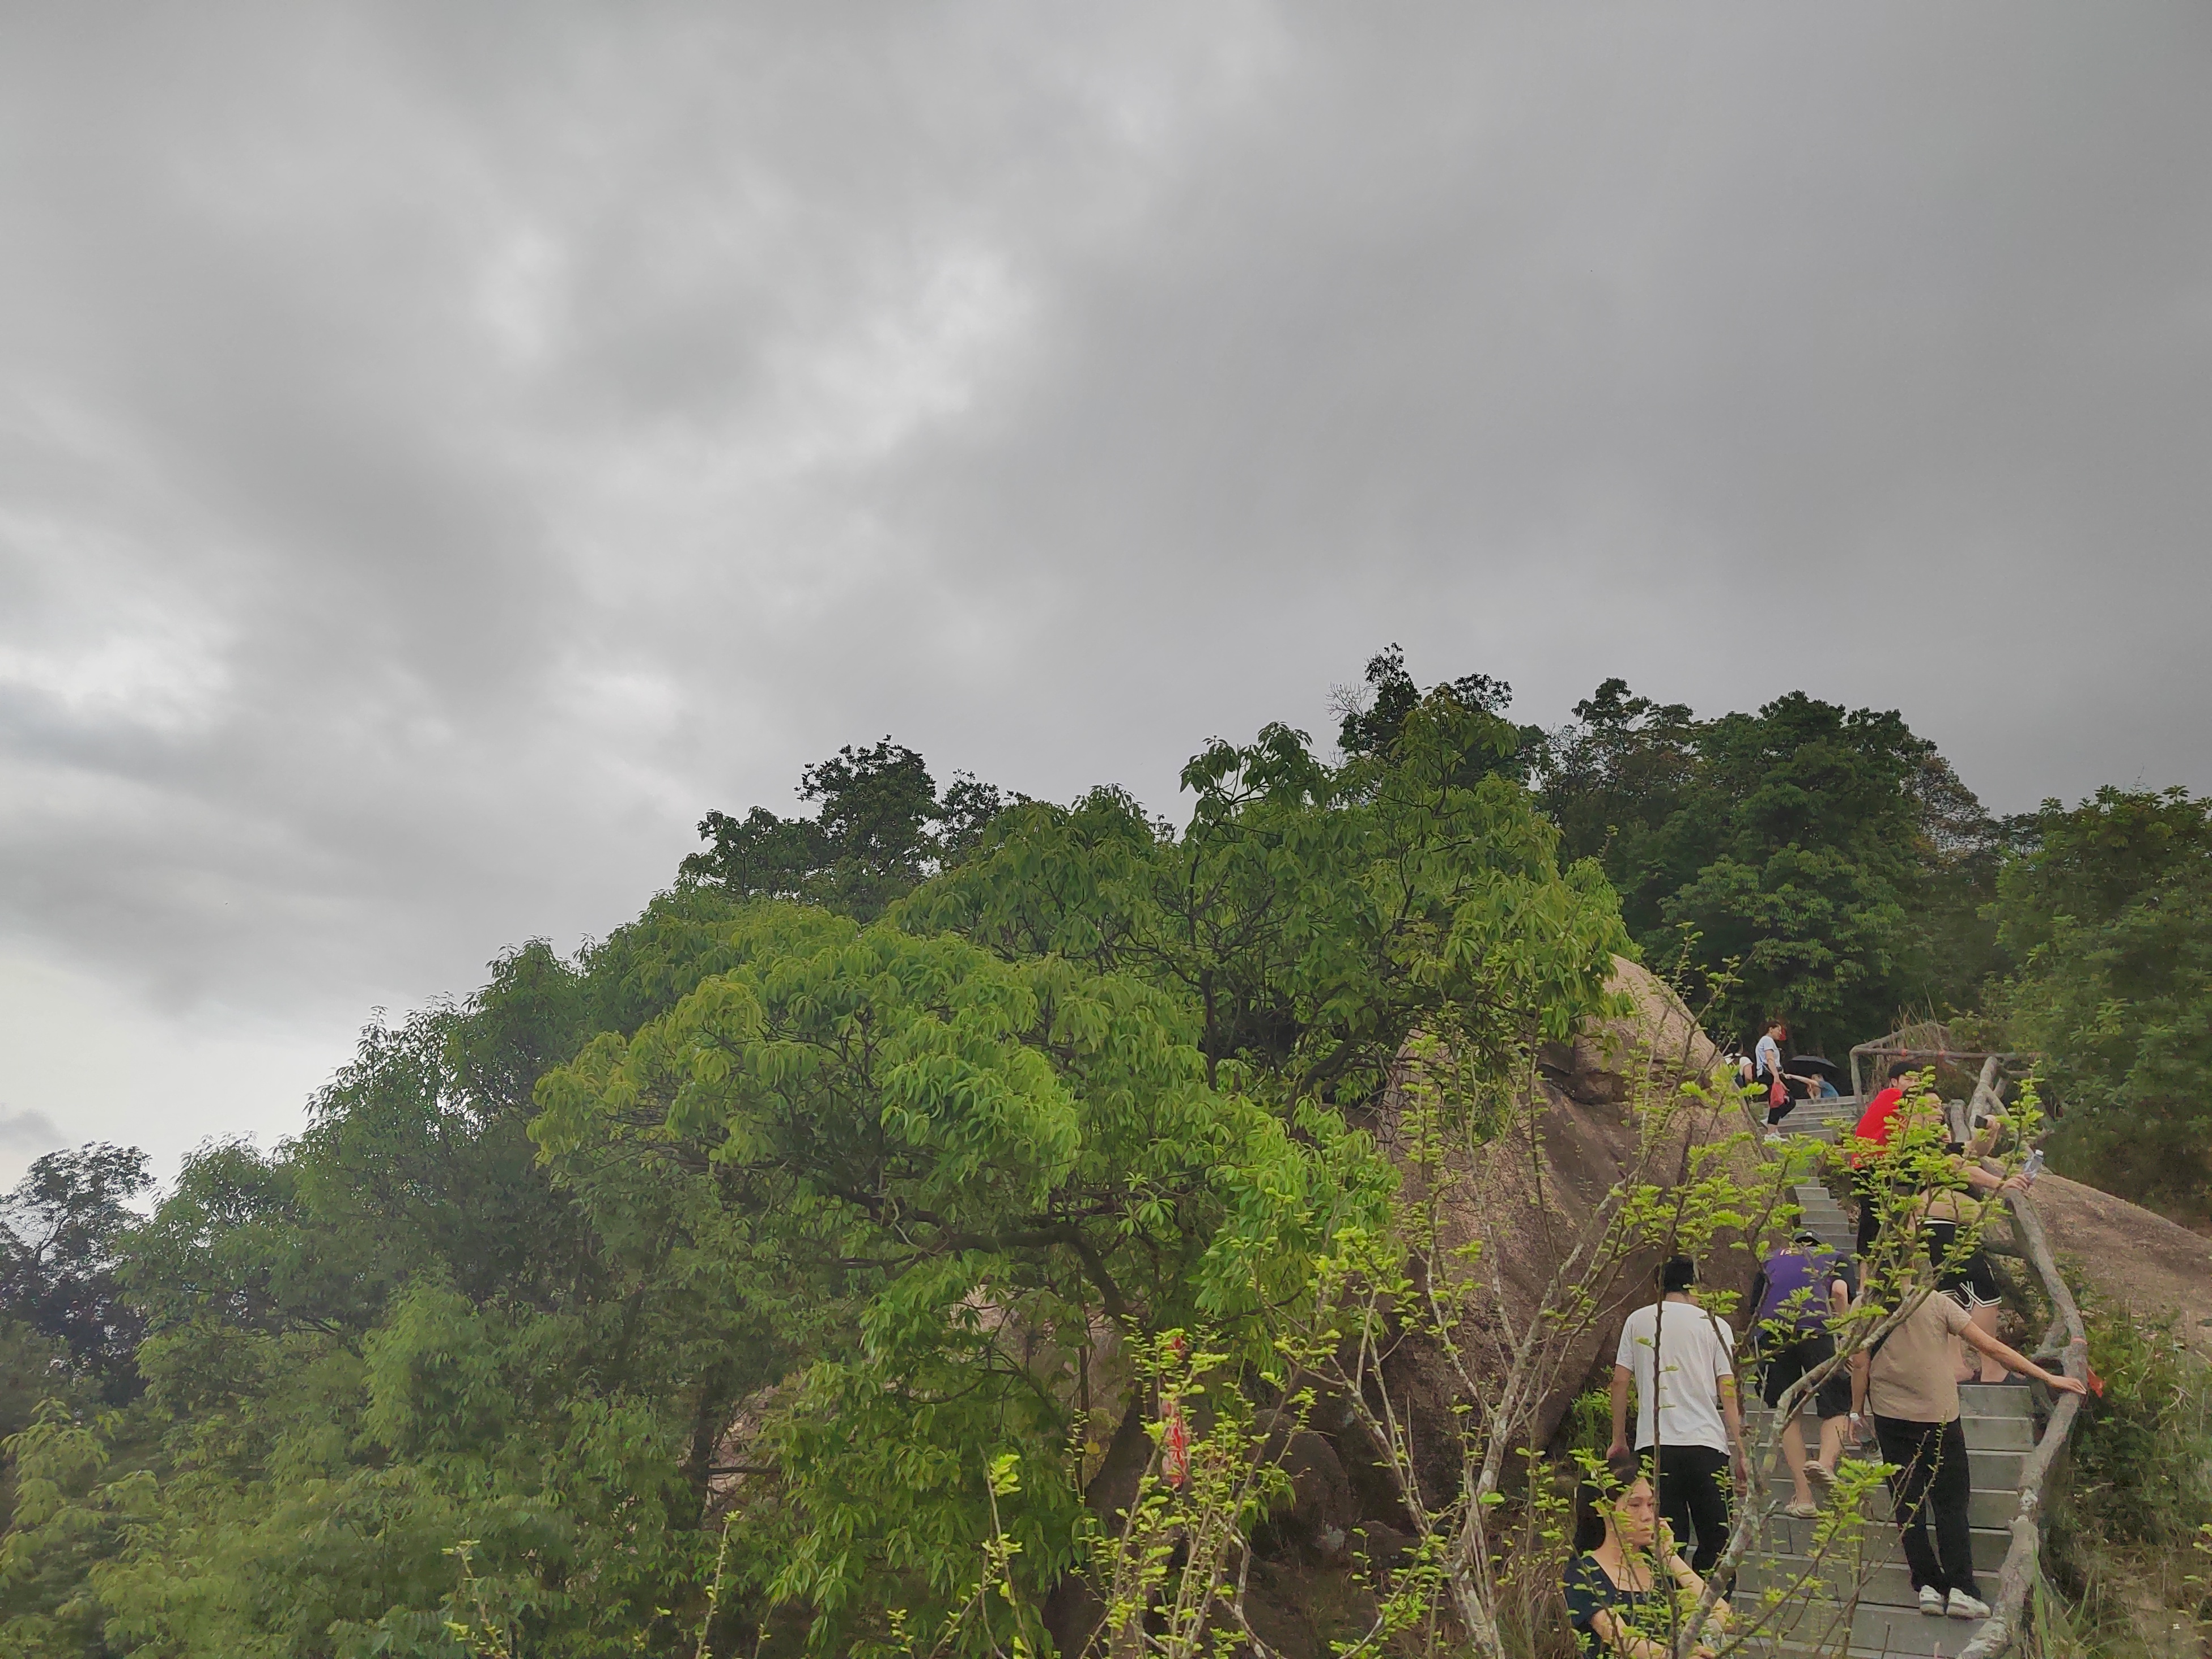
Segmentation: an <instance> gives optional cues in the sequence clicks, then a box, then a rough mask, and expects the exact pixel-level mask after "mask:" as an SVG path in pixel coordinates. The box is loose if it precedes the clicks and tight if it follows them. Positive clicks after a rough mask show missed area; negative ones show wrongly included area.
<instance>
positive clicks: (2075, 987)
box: [1996, 788, 2212, 1219]
mask: <svg viewBox="0 0 2212 1659" xmlns="http://www.w3.org/2000/svg"><path fill="white" fill-rule="evenodd" d="M1998 890H1999V895H2000V896H1999V898H1998V902H1997V905H1996V914H1997V915H1998V917H1999V918H2000V921H2001V927H2002V935H2003V939H2004V942H2005V944H2006V945H2007V946H2008V948H2009V949H2010V950H2011V951H2014V952H2015V955H2016V956H2017V957H2018V958H2019V960H2020V963H2021V965H2020V968H2019V969H2018V970H2017V971H2016V972H2015V974H2014V975H2013V976H2012V978H2011V980H2010V981H2009V983H2008V986H2007V987H2006V988H2005V992H2004V994H2003V997H2002V1002H2003V1004H2004V1006H2005V1009H2006V1012H2008V1015H2009V1018H2010V1023H2011V1029H2012V1033H2013V1040H2014V1041H2015V1042H2018V1043H2019V1044H2021V1046H2023V1047H2027V1048H2034V1049H2037V1050H2039V1051H2040V1052H2041V1054H2042V1056H2043V1058H2042V1060H2041V1063H2040V1066H2039V1071H2040V1074H2041V1076H2042V1077H2043V1079H2044V1082H2045V1097H2046V1098H2047V1099H2048V1100H2049V1101H2050V1102H2051V1103H2052V1104H2053V1105H2054V1106H2055V1107H2056V1108H2057V1110H2058V1113H2059V1121H2058V1129H2057V1133H2056V1135H2055V1136H2054V1138H2053V1141H2052V1152H2053V1158H2054V1161H2055V1162H2056V1163H2057V1164H2058V1166H2059V1167H2060V1168H2062V1169H2064V1170H2067V1171H2068V1172H2069V1173H2072V1174H2077V1175H2079V1176H2081V1177H2082V1178H2083V1179H2085V1180H2088V1181H2092V1182H2095V1183H2096V1184H2097V1185H2099V1186H2100V1187H2103V1188H2106V1189H2107V1190H2108V1191H2111V1192H2115V1193H2118V1194H2122V1195H2123V1196H2124V1197H2128V1198H2132V1199H2135V1200H2138V1201H2141V1202H2143V1203H2148V1204H2153V1205H2157V1206H2161V1207H2164V1208H2166V1209H2169V1210H2172V1211H2174V1212H2177V1213H2179V1214H2181V1215H2184V1216H2185V1217H2189V1218H2195V1219H2202V1218H2204V1217H2205V1216H2206V1214H2207V1213H2208V1211H2212V800H2207V799H2203V798H2197V799H2192V798H2191V796H2190V795H2189V793H2187V792H2186V791H2185V790H2181V789H2169V790H2166V791H2163V792H2161V793H2151V792H2148V791H2130V790H2121V789H2113V788H2105V789H2100V790H2099V791H2098V792H2097V793H2096V795H2095V796H2094V797H2093V799H2088V800H2086V801H2083V802H2082V803H2081V805H2079V806H2076V807H2075V808H2073V809H2072V810H2070V811H2069V810H2068V809H2066V808H2064V807H2063V806H2062V805H2060V804H2059V803H2058V802H2057V801H2046V802H2045V803H2044V805H2043V809H2042V811H2039V813H2037V814H2036V816H2035V819H2034V823H2033V844H2032V850H2030V851H2028V852H2027V854H2024V855H2023V856H2021V857H2020V858H2019V859H2017V860H2015V861H2013V862H2012V863H2011V864H2009V865H2008V866H2007V868H2006V869H2005V871H2004V872H2003V874H2002V876H2001V877H2000V878H1999V882H1998Z"/></svg>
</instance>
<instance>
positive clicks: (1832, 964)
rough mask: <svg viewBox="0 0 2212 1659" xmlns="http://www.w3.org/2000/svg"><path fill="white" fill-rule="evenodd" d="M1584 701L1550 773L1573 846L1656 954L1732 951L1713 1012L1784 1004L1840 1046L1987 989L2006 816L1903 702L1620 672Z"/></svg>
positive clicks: (1823, 1041)
mask: <svg viewBox="0 0 2212 1659" xmlns="http://www.w3.org/2000/svg"><path fill="white" fill-rule="evenodd" d="M1574 714H1575V718H1574V720H1573V721H1572V722H1571V724H1569V725H1568V726H1565V727H1564V728H1562V729H1561V730H1560V731H1559V732H1556V733H1554V734H1553V736H1552V738H1550V740H1549V742H1548V744H1547V748H1546V750H1545V753H1544V756H1543V759H1542V770H1541V785H1540V788H1539V794H1540V797H1541V799H1542V801H1543V804H1544V807H1545V810H1546V811H1547V812H1548V813H1549V814H1550V815H1551V816H1552V817H1553V819H1554V820H1555V821H1556V822H1557V823H1559V826H1560V829H1561V831H1562V834H1563V846H1562V852H1563V854H1565V855H1567V856H1571V857H1589V858H1594V859H1596V860H1598V861H1599V862H1600V863H1601V865H1602V866H1604V869H1605V872H1606V874H1607V877H1608V878H1610V879H1611V881H1612V882H1613V885H1614V886H1615V887H1616V888H1617V889H1618V890H1619V891H1620V896H1621V908H1622V913H1623V915H1624V916H1625V918H1626V921H1627V923H1628V926H1629V928H1630V930H1631V931H1632V933H1634V934H1635V936H1636V938H1637V939H1638V943H1639V945H1641V946H1642V948H1643V951H1644V956H1645V957H1646V959H1647V960H1649V961H1651V962H1654V963H1662V964H1671V963H1675V962H1677V961H1678V960H1681V959H1683V958H1684V957H1686V966H1687V967H1689V968H1691V969H1693V970H1697V971H1698V972H1699V973H1701V974H1703V975H1718V974H1719V973H1720V970H1721V969H1723V966H1724V964H1727V963H1735V964H1736V966H1735V974H1734V976H1733V983H1732V984H1730V985H1729V987H1728V989H1727V991H1726V993H1725V994H1724V995H1723V997H1722V998H1721V1000H1720V1002H1719V1005H1718V1007H1717V1011H1716V1014H1715V1018H1716V1021H1717V1027H1718V1029H1720V1030H1724V1031H1728V1032H1732V1033H1735V1034H1736V1035H1738V1036H1744V1035H1747V1034H1748V1033H1750V1032H1752V1031H1753V1030H1755V1028H1756V1026H1757V1024H1758V1023H1759V1021H1760V1020H1761V1019H1762V1018H1765V1016H1767V1015H1768V1014H1775V1013H1778V1014H1781V1015H1784V1017H1786V1018H1789V1019H1790V1021H1791V1022H1792V1024H1793V1026H1794V1028H1795V1030H1796V1036H1797V1038H1798V1040H1799V1042H1800V1045H1801V1046H1803V1047H1808V1048H1821V1047H1826V1048H1829V1049H1831V1050H1832V1051H1833V1050H1838V1049H1841V1048H1848V1047H1849V1046H1850V1044H1851V1043H1854V1042H1861V1041H1863V1040H1865V1039H1866V1038H1868V1037H1870V1036H1875V1035H1877V1034H1879V1033H1880V1032H1882V1031H1885V1030H1890V1029H1892V1026H1893V1024H1894V1022H1895V1016H1896V1014H1897V1012H1898V1011H1899V1009H1900V1008H1901V1007H1906V1006H1913V1007H1930V1006H1932V1007H1936V1008H1948V1007H1966V1006H1973V1004H1974V1002H1975V1001H1976V1000H1978V993H1979V989H1980V985H1981V981H1983V979H1984V977H1985V976H1986V975H1988V973H1989V972H1990V970H1991V969H1992V968H1993V967H1995V966H1996V955H1995V950H1994V946H1995V940H1994V938H1993V935H1992V930H1991V928H1990V925H1989V924H1988V923H1987V922H1986V921H1984V919H1983V918H1982V917H1981V915H1980V914H1979V912H1980V909H1981V907H1982V906H1983V905H1984V903H1985V902H1987V900H1988V899H1989V898H1990V896H1992V892H1993V882H1994V878H1995V874H1996V866H1997V863H1998V860H1999V858H2000V856H2001V855H2002V850H2003V848H2004V847H2005V844H2006V834H2007V826H2005V825H2002V824H2000V823H1996V821H1994V820H1992V819H1991V818H1990V817H1989V816H1988V815H1987V814H1986V813H1985V812H1984V811H1983V810H1982V808H1981V805H1980V804H1979V803H1978V801H1977V800H1976V799H1974V797H1973V795H1972V793H1971V792H1970V791H1968V790H1967V789H1966V786H1965V785H1964V784H1962V783H1961V782H1960V781H1959V778H1958V776H1957V775H1956V773H1954V771H1953V770H1952V769H1951V768H1950V766H1949V764H1948V763H1947V762H1945V761H1944V760H1943V758H1942V757H1941V756H1940V755H1939V754H1937V753H1936V748H1935V745H1934V744H1931V743H1929V741H1928V740H1927V739H1926V738H1921V737H1918V736H1917V735H1915V734H1914V733H1913V732H1912V731H1911V729H1910V728H1909V727H1908V726H1906V725H1905V722H1904V720H1902V719H1901V718H1900V717H1899V715H1898V714H1895V713H1877V712H1875V711H1874V710H1871V709H1854V710H1846V709H1844V708H1840V707H1838V706H1837V705H1835V704H1832V703H1826V702H1820V701H1818V700H1816V699H1814V698H1812V697H1808V696H1805V695H1804V694H1803V693H1802V692H1792V693H1790V695H1789V696H1784V697H1781V698H1778V699H1777V700H1776V701H1775V702H1771V703H1769V704H1767V705H1766V706H1765V708H1761V709H1759V712H1758V713H1757V714H1724V715H1722V716H1721V717H1719V718H1718V719H1716V720H1699V719H1698V718H1696V717H1695V716H1694V715H1693V714H1692V713H1691V711H1690V709H1689V708H1686V706H1684V705H1681V704H1679V703H1657V702H1652V701H1651V700H1650V699H1649V698H1644V697H1639V696H1633V695H1632V694H1631V693H1630V691H1629V689H1628V687H1627V685H1626V683H1625V682H1623V681H1621V680H1618V679H1613V680H1607V681H1606V682H1605V684H1602V685H1601V686H1600V687H1599V688H1598V689H1597V690H1596V691H1595V693H1594V694H1593V695H1592V696H1589V698H1587V699H1585V700H1584V701H1583V702H1579V703H1577V704H1576V705H1575V710H1574Z"/></svg>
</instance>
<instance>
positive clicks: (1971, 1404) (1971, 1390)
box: [1959, 1381, 2035, 1417]
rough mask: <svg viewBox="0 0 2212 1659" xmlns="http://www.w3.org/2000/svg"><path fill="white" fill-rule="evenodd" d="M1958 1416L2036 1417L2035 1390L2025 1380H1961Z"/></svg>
mask: <svg viewBox="0 0 2212 1659" xmlns="http://www.w3.org/2000/svg"><path fill="white" fill-rule="evenodd" d="M1959 1415H1960V1416H1961V1417H2033V1416H2034V1415H2035V1391H2034V1390H2033V1389H2030V1388H2029V1387H2028V1386H2027V1383H2026V1382H2024V1381H2023V1382H2019V1383H1960V1385H1959Z"/></svg>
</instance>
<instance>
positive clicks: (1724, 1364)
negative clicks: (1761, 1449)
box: [1607, 1255, 1751, 1574]
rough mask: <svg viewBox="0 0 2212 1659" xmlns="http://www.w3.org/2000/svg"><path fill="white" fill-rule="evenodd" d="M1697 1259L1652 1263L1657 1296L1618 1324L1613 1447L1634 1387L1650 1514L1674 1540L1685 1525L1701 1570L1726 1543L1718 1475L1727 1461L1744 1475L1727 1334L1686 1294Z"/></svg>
mask: <svg viewBox="0 0 2212 1659" xmlns="http://www.w3.org/2000/svg"><path fill="white" fill-rule="evenodd" d="M1697 1282H1698V1269H1697V1264H1696V1263H1695V1262H1693V1261H1691V1260H1690V1258H1689V1257H1687V1256H1686V1255H1678V1256H1676V1257H1675V1258H1674V1260H1673V1261H1669V1262H1668V1264H1667V1265H1666V1266H1665V1267H1662V1268H1661V1269H1660V1273H1659V1289H1660V1297H1659V1300H1658V1301H1657V1302H1656V1303H1655V1304H1652V1305H1651V1306H1650V1307H1648V1308H1638V1310H1636V1311H1635V1312H1634V1313H1632V1314H1631V1315H1629V1316H1628V1318H1627V1320H1626V1322H1624V1323H1623V1324H1622V1326H1621V1328H1620V1349H1619V1351H1618V1352H1616V1353H1615V1354H1614V1355H1613V1446H1612V1449H1611V1450H1610V1451H1609V1452H1608V1453H1607V1455H1608V1456H1613V1457H1619V1456H1624V1455H1626V1453H1627V1451H1628V1391H1629V1389H1630V1388H1631V1387H1633V1388H1634V1389H1635V1390H1636V1449H1637V1451H1638V1453H1643V1452H1647V1451H1648V1452H1653V1453H1655V1455H1654V1457H1653V1459H1652V1462H1653V1463H1654V1464H1655V1466H1656V1470H1657V1475H1658V1480H1657V1483H1656V1484H1657V1486H1658V1488H1659V1513H1660V1515H1661V1516H1662V1518H1663V1519H1664V1520H1665V1521H1666V1522H1667V1523H1668V1526H1669V1527H1671V1528H1673V1529H1674V1542H1675V1544H1676V1546H1677V1547H1680V1546H1681V1545H1682V1544H1684V1543H1686V1541H1688V1539H1689V1537H1690V1534H1692V1532H1693V1531H1694V1532H1695V1533H1696V1534H1697V1540H1698V1547H1697V1552H1696V1553H1695V1554H1693V1555H1692V1557H1691V1558H1690V1566H1691V1570H1692V1571H1695V1572H1698V1573H1700V1574H1703V1573H1705V1571H1708V1570H1710V1569H1711V1566H1712V1565H1713V1563H1714V1562H1715V1561H1717V1560H1718V1559H1720V1553H1721V1550H1722V1549H1723V1547H1724V1546H1725V1545H1726V1544H1727V1542H1728V1530H1729V1493H1728V1489H1727V1487H1726V1486H1725V1485H1724V1483H1723V1481H1722V1480H1721V1474H1722V1472H1723V1470H1725V1469H1727V1468H1729V1464H1730V1462H1734V1464H1735V1474H1736V1479H1737V1480H1738V1481H1739V1482H1740V1483H1747V1482H1748V1481H1749V1480H1750V1472H1751V1465H1750V1463H1749V1462H1748V1461H1747V1459H1746V1458H1745V1455H1744V1450H1743V1414H1742V1412H1741V1408H1740V1407H1738V1405H1737V1403H1736V1395H1735V1357H1734V1356H1735V1332H1734V1331H1732V1330H1730V1329H1729V1322H1728V1321H1726V1320H1725V1319H1723V1318H1721V1317H1720V1316H1718V1315H1717V1314H1712V1313H1708V1312H1707V1311H1706V1310H1705V1309H1703V1308H1700V1307H1699V1305H1698V1304H1696V1303H1695V1302H1692V1300H1691V1299H1690V1287H1691V1286H1692V1285H1694V1284H1696V1283H1697Z"/></svg>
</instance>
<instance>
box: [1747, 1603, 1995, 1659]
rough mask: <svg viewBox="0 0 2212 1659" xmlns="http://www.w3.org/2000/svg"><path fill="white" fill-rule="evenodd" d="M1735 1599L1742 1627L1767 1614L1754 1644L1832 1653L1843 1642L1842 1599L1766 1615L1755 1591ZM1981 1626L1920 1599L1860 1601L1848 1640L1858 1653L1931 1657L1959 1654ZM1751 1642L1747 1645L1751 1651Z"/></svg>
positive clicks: (1786, 1650) (1796, 1605) (1772, 1648)
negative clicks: (1938, 1614) (1926, 1606)
mask: <svg viewBox="0 0 2212 1659" xmlns="http://www.w3.org/2000/svg"><path fill="white" fill-rule="evenodd" d="M1983 1588H1984V1589H1988V1588H1990V1587H1989V1586H1987V1585H1984V1586H1983ZM1735 1603H1736V1621H1737V1625H1738V1626H1739V1628H1742V1627H1745V1626H1748V1624H1749V1623H1750V1621H1751V1620H1753V1619H1755V1618H1759V1617H1760V1616H1761V1615H1762V1614H1764V1615H1765V1627H1764V1629H1763V1631H1762V1632H1761V1638H1759V1640H1758V1641H1757V1643H1756V1646H1759V1647H1765V1648H1767V1649H1768V1650H1770V1651H1778V1652H1783V1653H1790V1652H1801V1651H1808V1650H1809V1651H1814V1652H1825V1653H1833V1652H1834V1651H1835V1650H1836V1649H1837V1648H1838V1647H1841V1646H1843V1645H1844V1639H1843V1638H1844V1623H1843V1612H1844V1609H1843V1607H1842V1606H1841V1604H1839V1603H1838V1602H1834V1601H1822V1600H1819V1599H1817V1598H1814V1597H1811V1596H1807V1597H1803V1598H1802V1599H1798V1600H1795V1601H1791V1602H1790V1603H1789V1604H1788V1605H1786V1606H1784V1607H1781V1608H1779V1609H1778V1610H1776V1611H1775V1612H1773V1613H1767V1611H1766V1609H1765V1607H1764V1606H1763V1604H1762V1603H1761V1601H1760V1600H1759V1597H1758V1596H1757V1595H1755V1594H1753V1593H1751V1592H1747V1591H1743V1590H1739V1591H1737V1592H1736V1596H1735ZM1981 1627H1982V1626H1981V1623H1980V1621H1979V1620H1967V1619H1930V1618H1929V1617H1928V1616H1927V1615H1926V1614H1924V1613H1922V1612H1921V1611H1920V1609H1919V1607H1918V1606H1917V1601H1916V1604H1915V1605H1914V1606H1912V1607H1887V1606H1881V1605H1869V1604H1868V1603H1865V1602H1862V1603H1860V1605H1859V1606H1858V1607H1857V1608H1856V1609H1855V1610H1854V1611H1853V1612H1852V1613H1851V1618H1850V1626H1849V1628H1850V1635H1849V1638H1848V1641H1849V1645H1850V1651H1851V1652H1852V1653H1854V1654H1857V1653H1861V1652H1864V1653H1868V1654H1889V1655H1899V1654H1911V1655H1916V1656H1929V1659H1933V1656H1937V1655H1942V1654H1955V1653H1957V1652H1958V1651H1959V1650H1960V1649H1961V1648H1963V1647H1965V1646H1966V1644H1967V1643H1969V1642H1971V1641H1972V1640H1973V1639H1974V1638H1975V1636H1976V1635H1977V1634H1978V1632H1980V1630H1981ZM1753 1645H1754V1644H1746V1646H1747V1650H1748V1649H1752V1648H1753Z"/></svg>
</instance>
